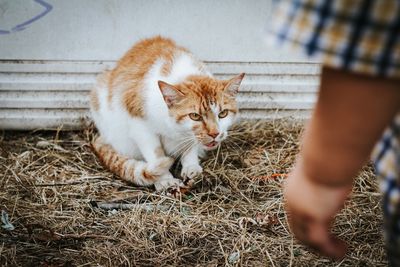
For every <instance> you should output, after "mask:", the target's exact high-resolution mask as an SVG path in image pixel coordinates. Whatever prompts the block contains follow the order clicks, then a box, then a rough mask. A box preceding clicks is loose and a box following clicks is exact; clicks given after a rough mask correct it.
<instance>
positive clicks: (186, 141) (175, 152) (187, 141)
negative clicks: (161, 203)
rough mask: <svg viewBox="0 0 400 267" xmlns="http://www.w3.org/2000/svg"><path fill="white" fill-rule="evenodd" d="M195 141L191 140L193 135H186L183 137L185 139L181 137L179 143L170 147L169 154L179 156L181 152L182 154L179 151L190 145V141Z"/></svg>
mask: <svg viewBox="0 0 400 267" xmlns="http://www.w3.org/2000/svg"><path fill="white" fill-rule="evenodd" d="M194 142H195V140H193V137H191V136H190V137H187V138H185V139H183V141H181V142H180V143H178V144H177V145H176V146H175V147H174V148H173V149H172V153H171V155H172V156H173V157H176V158H177V157H179V156H181V154H183V153H181V152H183V151H185V150H186V148H187V147H188V146H189V145H191V144H192V143H194Z"/></svg>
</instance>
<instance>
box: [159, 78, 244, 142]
mask: <svg viewBox="0 0 400 267" xmlns="http://www.w3.org/2000/svg"><path fill="white" fill-rule="evenodd" d="M243 77H244V73H242V74H240V75H238V76H236V77H234V78H232V79H230V80H216V79H214V78H212V77H208V76H197V75H193V76H189V77H188V78H187V79H186V80H185V81H183V82H181V83H179V84H175V85H171V84H168V83H165V82H163V81H159V82H158V85H159V87H160V90H161V93H162V95H163V97H164V100H165V102H166V103H167V105H168V107H169V111H170V115H171V116H173V117H174V118H175V120H176V122H177V123H184V122H188V121H191V123H192V130H193V132H194V133H195V135H196V136H197V138H198V139H199V141H200V142H201V143H203V144H206V143H209V142H212V141H213V140H214V139H215V138H216V136H218V134H219V133H220V132H219V130H220V129H219V126H218V121H219V120H222V119H224V118H225V117H226V116H227V115H229V114H231V115H236V113H237V112H238V108H237V103H236V99H235V97H236V95H237V93H238V90H239V86H240V83H241V81H242V79H243ZM219 115H223V117H222V116H219Z"/></svg>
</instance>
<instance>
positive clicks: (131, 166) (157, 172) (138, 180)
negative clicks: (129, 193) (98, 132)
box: [92, 137, 173, 186]
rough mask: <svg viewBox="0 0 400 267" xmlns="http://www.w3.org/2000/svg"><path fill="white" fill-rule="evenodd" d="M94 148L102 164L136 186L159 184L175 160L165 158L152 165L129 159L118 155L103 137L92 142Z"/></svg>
mask: <svg viewBox="0 0 400 267" xmlns="http://www.w3.org/2000/svg"><path fill="white" fill-rule="evenodd" d="M92 148H93V150H94V152H95V154H96V155H97V157H98V158H99V159H100V161H101V163H102V164H103V165H104V166H105V167H106V168H107V169H109V170H110V171H111V172H113V173H115V174H116V175H118V176H119V177H120V178H121V179H122V180H124V181H127V182H130V183H134V184H135V185H141V186H150V185H153V184H154V183H155V182H157V181H158V180H159V178H160V176H162V175H164V174H165V173H167V172H168V171H169V168H170V167H171V165H172V164H173V159H172V158H168V157H164V158H162V159H160V160H159V161H158V162H157V164H154V165H150V164H148V163H146V162H144V161H140V160H135V159H131V158H127V157H125V156H123V155H120V154H119V153H117V152H116V151H115V150H114V149H113V148H112V147H111V146H110V145H109V144H106V143H105V142H104V141H103V139H102V138H101V137H97V138H96V139H95V140H94V141H93V142H92Z"/></svg>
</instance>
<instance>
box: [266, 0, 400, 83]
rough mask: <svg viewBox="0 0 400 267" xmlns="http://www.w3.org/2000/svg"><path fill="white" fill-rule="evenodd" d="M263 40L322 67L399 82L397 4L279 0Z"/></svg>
mask: <svg viewBox="0 0 400 267" xmlns="http://www.w3.org/2000/svg"><path fill="white" fill-rule="evenodd" d="M272 13H273V14H272V17H271V19H270V20H269V23H270V27H269V30H268V31H269V33H271V34H272V35H273V36H268V38H272V39H275V40H276V41H278V43H279V45H280V46H282V45H283V46H289V47H293V48H297V49H301V50H302V51H303V52H304V53H305V54H307V55H308V56H310V57H312V58H315V59H316V60H318V61H321V62H322V63H323V64H324V65H325V66H330V67H334V68H338V69H344V70H351V71H353V72H358V73H364V74H370V75H376V76H383V77H399V78H400V1H399V0H280V1H275V10H274V11H273V12H272Z"/></svg>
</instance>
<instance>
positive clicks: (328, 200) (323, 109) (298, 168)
mask: <svg viewBox="0 0 400 267" xmlns="http://www.w3.org/2000/svg"><path fill="white" fill-rule="evenodd" d="M399 108H400V82H399V81H393V80H391V81H390V80H384V79H380V78H372V77H368V76H361V75H355V74H350V73H348V72H344V71H338V70H333V69H329V68H324V69H323V72H322V80H321V88H320V94H319V98H318V103H317V105H316V108H315V111H314V114H313V116H312V119H311V120H310V122H309V124H308V126H307V128H306V131H305V133H304V137H303V142H302V149H301V151H300V155H299V158H298V161H297V163H296V165H295V168H294V169H293V171H292V173H291V175H290V176H289V177H288V180H287V183H286V185H285V197H286V205H287V206H286V207H287V211H288V214H289V219H290V224H291V230H292V231H293V232H294V234H295V235H296V236H297V237H298V238H299V239H300V240H302V241H303V242H305V243H307V244H309V245H311V246H313V247H314V248H316V249H317V250H319V251H320V252H322V253H323V254H326V255H328V256H331V257H341V256H343V254H344V252H345V249H344V246H343V243H341V242H340V241H339V240H337V239H336V238H335V237H333V236H332V235H331V234H330V226H331V223H332V222H333V216H335V215H336V213H337V212H338V211H339V210H340V209H341V208H342V206H343V203H344V201H345V199H346V198H347V195H348V193H349V192H350V191H351V185H352V181H353V178H354V176H355V175H356V174H357V173H358V171H359V170H360V168H361V167H362V165H363V164H364V163H365V161H366V160H367V159H368V157H369V154H370V152H371V150H372V148H373V146H374V144H375V143H376V141H377V140H378V139H379V137H380V136H381V134H382V132H383V130H384V128H385V127H386V126H387V125H388V124H389V123H390V121H391V120H392V119H393V117H394V116H395V114H396V112H397V111H398V110H399Z"/></svg>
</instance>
